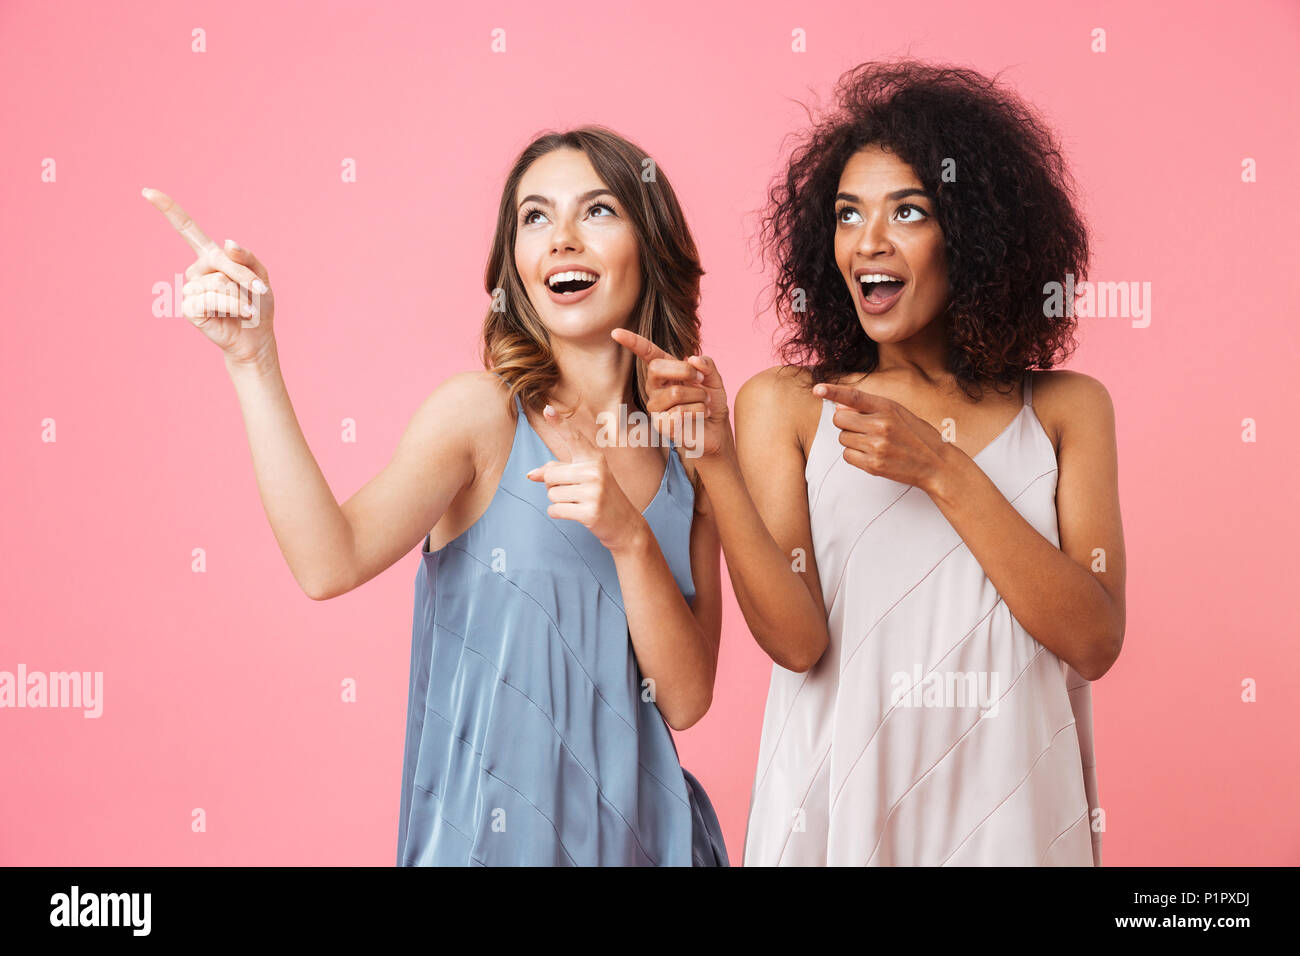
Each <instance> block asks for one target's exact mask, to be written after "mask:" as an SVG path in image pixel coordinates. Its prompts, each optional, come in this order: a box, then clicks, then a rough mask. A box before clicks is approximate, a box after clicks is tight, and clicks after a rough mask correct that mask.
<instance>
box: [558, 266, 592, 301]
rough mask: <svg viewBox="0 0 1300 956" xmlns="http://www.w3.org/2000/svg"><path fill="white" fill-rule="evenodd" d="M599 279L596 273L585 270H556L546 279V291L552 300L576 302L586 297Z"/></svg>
mask: <svg viewBox="0 0 1300 956" xmlns="http://www.w3.org/2000/svg"><path fill="white" fill-rule="evenodd" d="M599 279H600V276H598V275H597V274H596V273H594V272H587V271H585V270H574V271H571V272H557V273H556V274H555V275H553V276H550V277H549V278H548V279H547V280H546V291H547V293H549V294H550V297H551V300H552V301H554V302H561V303H569V302H577V301H579V300H580V299H585V298H586V297H587V295H588V294H589V293H590V291H591V289H592V288H593V287H594V286H595V285H596V282H597V281H598V280H599Z"/></svg>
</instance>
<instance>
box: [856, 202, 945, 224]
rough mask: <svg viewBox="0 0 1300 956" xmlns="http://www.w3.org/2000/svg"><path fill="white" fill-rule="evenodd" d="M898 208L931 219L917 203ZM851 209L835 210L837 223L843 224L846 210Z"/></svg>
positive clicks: (909, 203) (909, 220) (908, 203)
mask: <svg viewBox="0 0 1300 956" xmlns="http://www.w3.org/2000/svg"><path fill="white" fill-rule="evenodd" d="M898 208H899V209H915V210H916V211H917V212H919V213H920V214H921V215H922V216H924V217H925V218H926V219H929V218H930V214H929V213H928V212H926V211H925V210H924V209H922V208H921V207H920V206H918V205H917V204H916V203H914V202H906V203H903V205H901V206H899V207H898ZM849 209H853V207H852V206H841V207H840V208H839V209H837V210H835V221H836V222H838V223H841V224H843V222H844V219H843V217H844V213H845V211H846V210H849ZM856 211H857V210H854V212H856ZM906 221H907V222H920V221H921V220H920V219H917V220H912V219H908V220H906Z"/></svg>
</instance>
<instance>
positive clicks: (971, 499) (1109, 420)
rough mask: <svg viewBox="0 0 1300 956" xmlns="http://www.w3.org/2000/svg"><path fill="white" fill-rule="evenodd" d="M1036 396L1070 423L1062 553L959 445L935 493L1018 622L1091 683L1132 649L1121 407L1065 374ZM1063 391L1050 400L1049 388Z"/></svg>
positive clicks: (1060, 479) (1062, 476)
mask: <svg viewBox="0 0 1300 956" xmlns="http://www.w3.org/2000/svg"><path fill="white" fill-rule="evenodd" d="M1050 374H1051V375H1052V377H1053V380H1052V381H1051V383H1050V385H1049V384H1048V383H1047V382H1046V381H1045V375H1044V374H1043V373H1039V374H1038V376H1037V379H1038V381H1039V382H1041V383H1042V384H1043V385H1047V386H1048V387H1047V388H1043V387H1040V388H1038V389H1037V390H1036V391H1035V398H1037V399H1038V401H1037V403H1036V404H1037V405H1038V406H1040V407H1045V403H1046V401H1049V400H1050V401H1051V402H1052V403H1053V404H1054V405H1055V406H1056V407H1059V408H1062V409H1068V410H1069V411H1068V417H1066V416H1062V421H1063V423H1062V426H1061V436H1060V444H1061V447H1060V450H1059V452H1058V455H1057V469H1058V474H1057V487H1056V513H1057V523H1058V527H1059V531H1060V541H1061V546H1060V548H1057V547H1055V546H1053V544H1052V543H1051V542H1050V541H1048V540H1047V539H1046V538H1044V537H1043V536H1042V535H1041V534H1039V533H1038V531H1037V529H1035V528H1034V527H1033V526H1032V525H1030V524H1029V522H1027V521H1026V520H1025V519H1024V517H1023V516H1021V514H1020V513H1019V512H1018V511H1016V509H1015V508H1014V506H1012V504H1011V503H1010V502H1009V501H1007V499H1006V498H1005V497H1004V496H1003V494H1002V492H1001V491H999V490H998V488H997V486H995V485H994V484H993V482H992V481H991V480H990V479H989V477H988V476H987V475H985V474H984V472H983V471H981V470H980V468H979V466H978V465H976V464H975V463H974V462H973V461H972V460H971V459H970V457H969V456H967V455H966V453H965V452H963V451H961V449H959V448H957V447H956V446H955V445H949V446H948V448H947V450H946V453H945V454H946V457H947V458H948V459H949V462H950V466H949V467H947V468H945V469H944V471H943V474H942V476H941V477H940V478H939V480H938V481H937V483H936V484H935V485H934V487H933V490H932V491H931V493H930V494H931V498H932V499H933V500H934V502H935V504H936V505H938V507H939V510H940V511H942V512H943V514H944V517H946V518H947V519H948V521H949V523H950V524H952V526H953V528H954V529H955V530H956V531H957V533H958V534H959V535H961V537H962V540H963V541H965V542H966V545H967V547H968V548H970V551H971V554H973V555H974V556H975V559H976V560H977V561H979V563H980V566H981V567H983V569H984V573H985V574H987V575H988V577H989V580H990V581H991V582H992V583H993V586H994V587H995V588H997V590H998V593H999V594H1000V595H1002V599H1003V600H1004V601H1005V602H1006V605H1007V607H1008V608H1009V609H1010V611H1011V613H1012V614H1014V615H1015V618H1016V620H1017V621H1019V622H1020V624H1021V625H1022V626H1023V627H1024V628H1025V630H1026V631H1028V632H1029V633H1030V634H1031V635H1032V636H1033V637H1034V639H1035V640H1037V641H1038V642H1039V643H1040V644H1042V645H1043V646H1044V647H1046V648H1047V649H1048V650H1050V651H1052V652H1053V653H1054V654H1056V656H1057V657H1059V658H1061V660H1063V661H1065V662H1066V663H1067V664H1069V665H1070V666H1071V667H1073V668H1074V669H1075V670H1076V671H1077V672H1078V673H1079V675H1080V676H1081V677H1083V678H1085V679H1086V680H1097V679H1098V678H1100V677H1101V676H1102V675H1103V674H1105V673H1106V671H1107V670H1109V669H1110V666H1111V665H1112V664H1114V663H1115V659H1116V658H1117V657H1118V656H1119V652H1120V648H1121V647H1122V646H1123V643H1124V623H1125V610H1124V584H1125V554H1124V530H1123V525H1122V523H1121V520H1120V511H1119V464H1118V453H1117V450H1116V440H1115V409H1114V406H1113V405H1112V404H1111V400H1110V394H1109V393H1108V392H1107V391H1106V388H1105V386H1104V385H1102V383H1101V382H1099V381H1097V380H1096V379H1094V378H1091V377H1090V376H1087V375H1082V374H1080V373H1078V372H1070V371H1057V372H1052V373H1050ZM1049 388H1051V389H1053V390H1059V391H1057V393H1056V394H1055V395H1051V396H1050V398H1049V393H1048V389H1049Z"/></svg>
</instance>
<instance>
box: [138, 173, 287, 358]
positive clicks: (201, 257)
mask: <svg viewBox="0 0 1300 956" xmlns="http://www.w3.org/2000/svg"><path fill="white" fill-rule="evenodd" d="M141 192H142V194H143V195H144V197H145V199H147V200H149V202H150V203H151V204H152V205H153V207H154V208H155V209H157V210H158V211H159V212H161V213H162V214H163V215H164V216H166V217H167V221H168V222H170V223H171V224H172V226H174V227H175V229H176V231H177V232H179V233H180V234H181V236H182V237H183V238H184V239H185V241H186V242H187V243H189V245H190V248H191V249H193V250H194V252H195V253H196V254H197V255H198V258H197V259H195V260H194V262H192V263H191V264H190V266H189V268H187V269H186V270H185V286H184V288H183V290H182V293H183V298H182V300H181V314H182V315H184V316H185V318H187V319H189V321H190V323H191V324H192V325H194V326H195V328H197V329H199V331H201V332H202V333H203V334H204V335H206V336H207V337H208V338H209V339H211V340H212V341H213V342H215V343H216V345H217V347H218V348H220V349H221V350H222V351H223V352H224V353H225V354H226V363H227V365H256V364H257V363H259V362H264V361H266V360H268V359H270V358H271V357H273V356H274V353H275V332H274V327H273V319H274V317H275V293H273V292H272V291H271V288H270V280H269V277H268V275H267V271H266V267H265V266H263V265H262V263H261V262H260V261H258V259H257V257H256V256H255V255H253V254H252V253H251V252H249V251H248V250H247V249H243V248H241V247H240V246H238V245H236V244H235V243H233V242H232V241H231V240H229V239H227V240H226V247H225V249H222V247H221V246H219V245H217V244H216V243H215V242H213V241H212V240H211V239H209V238H208V236H207V234H206V233H204V232H203V230H202V229H200V228H199V227H198V225H196V224H195V222H194V220H192V219H191V218H190V217H189V214H188V213H186V212H185V210H184V209H182V208H181V207H180V206H178V205H177V204H176V203H175V202H174V201H173V200H172V198H171V197H170V196H168V195H167V194H166V193H163V192H159V191H158V190H156V189H150V188H148V187H145V188H144V189H143V190H142V191H141Z"/></svg>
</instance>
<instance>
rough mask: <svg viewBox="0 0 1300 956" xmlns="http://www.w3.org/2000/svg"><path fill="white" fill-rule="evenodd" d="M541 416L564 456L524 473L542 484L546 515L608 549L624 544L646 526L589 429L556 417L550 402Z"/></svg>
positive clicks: (622, 546) (615, 549) (614, 549)
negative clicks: (573, 524) (575, 525)
mask: <svg viewBox="0 0 1300 956" xmlns="http://www.w3.org/2000/svg"><path fill="white" fill-rule="evenodd" d="M545 415H546V420H547V422H549V423H550V425H551V426H552V427H553V428H554V429H555V430H556V431H557V432H558V433H559V437H560V441H561V443H562V444H563V446H564V447H563V448H561V449H559V453H560V454H563V455H567V456H568V461H556V460H555V459H552V460H550V461H548V462H547V463H546V464H544V465H538V466H537V467H536V468H534V469H532V470H531V471H529V472H528V475H527V477H528V478H529V479H531V480H532V481H544V482H546V490H547V496H548V497H549V498H550V499H551V504H550V505H549V506H547V509H546V513H547V515H549V516H550V517H552V518H568V519H570V520H572V521H578V522H581V523H582V524H583V525H584V526H585V527H586V528H587V530H588V531H590V532H591V533H592V534H594V535H595V536H596V538H597V540H599V541H600V543H601V544H603V545H604V546H605V547H606V548H608V549H609V550H610V551H611V552H617V551H620V550H622V549H624V548H627V547H628V546H630V545H631V544H633V543H634V542H635V540H636V538H637V535H638V534H639V533H640V532H642V531H644V529H645V528H647V527H648V525H647V524H646V521H645V518H644V517H643V516H642V515H641V514H640V513H639V512H638V511H637V510H636V508H634V507H633V506H632V502H630V501H628V499H627V495H625V494H624V493H623V489H622V488H621V487H620V486H619V483H618V481H617V480H616V479H615V478H614V475H613V472H611V471H610V470H609V463H608V462H607V461H606V460H605V454H604V452H603V451H601V449H600V447H599V446H598V445H597V444H596V441H595V438H594V437H593V435H592V434H588V429H586V428H583V427H582V425H581V424H579V423H576V422H574V421H573V420H572V419H571V418H570V419H568V420H561V419H560V417H559V414H558V413H557V412H556V411H555V409H553V408H552V407H551V406H550V405H547V406H546V409H545ZM593 431H594V429H593ZM566 436H567V439H566Z"/></svg>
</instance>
